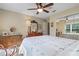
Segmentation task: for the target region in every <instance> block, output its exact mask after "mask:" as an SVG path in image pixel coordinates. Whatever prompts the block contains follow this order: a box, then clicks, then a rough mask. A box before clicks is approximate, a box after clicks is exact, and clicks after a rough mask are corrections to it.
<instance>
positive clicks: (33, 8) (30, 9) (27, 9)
mask: <svg viewBox="0 0 79 59" xmlns="http://www.w3.org/2000/svg"><path fill="white" fill-rule="evenodd" d="M27 10H37V8H30V9H27Z"/></svg>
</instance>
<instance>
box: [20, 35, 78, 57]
mask: <svg viewBox="0 0 79 59" xmlns="http://www.w3.org/2000/svg"><path fill="white" fill-rule="evenodd" d="M78 46H79V41H78V40H72V39H67V38H60V37H52V36H48V35H44V36H37V37H28V38H24V40H23V42H22V44H21V46H20V48H19V54H23V55H24V56H69V55H79V54H78V52H79V51H78Z"/></svg>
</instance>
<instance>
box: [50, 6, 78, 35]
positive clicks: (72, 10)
mask: <svg viewBox="0 0 79 59" xmlns="http://www.w3.org/2000/svg"><path fill="white" fill-rule="evenodd" d="M75 13H79V6H75V7H73V8H70V9H67V10H64V11H61V12H59V13H55V14H54V15H50V17H49V21H50V24H51V22H52V21H53V22H54V23H56V21H57V20H58V19H57V18H60V17H63V16H67V15H71V14H75ZM71 22H73V21H71ZM64 25H65V22H59V23H58V26H57V27H58V29H59V30H60V31H62V33H64ZM54 27H56V25H54ZM50 33H51V34H50V35H52V34H53V36H55V35H56V34H55V33H56V28H53V29H52V27H51V26H50Z"/></svg>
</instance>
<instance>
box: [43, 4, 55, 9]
mask: <svg viewBox="0 0 79 59" xmlns="http://www.w3.org/2000/svg"><path fill="white" fill-rule="evenodd" d="M52 5H54V4H53V3H49V4H47V5H45V6H43V8H46V7H49V6H52Z"/></svg>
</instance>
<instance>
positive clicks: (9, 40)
mask: <svg viewBox="0 0 79 59" xmlns="http://www.w3.org/2000/svg"><path fill="white" fill-rule="evenodd" d="M21 42H22V35H10V36H0V44H2V45H4V47H5V48H8V47H10V46H13V45H20V44H21Z"/></svg>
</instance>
